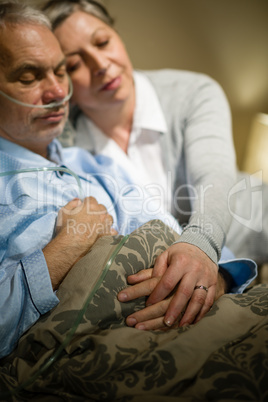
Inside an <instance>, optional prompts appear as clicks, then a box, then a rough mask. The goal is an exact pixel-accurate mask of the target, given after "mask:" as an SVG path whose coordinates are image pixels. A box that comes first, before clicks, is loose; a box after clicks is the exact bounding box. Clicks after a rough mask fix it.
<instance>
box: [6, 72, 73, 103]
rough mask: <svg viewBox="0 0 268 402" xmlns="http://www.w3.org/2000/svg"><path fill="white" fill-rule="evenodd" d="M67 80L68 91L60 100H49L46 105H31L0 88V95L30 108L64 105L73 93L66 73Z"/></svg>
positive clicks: (70, 81)
mask: <svg viewBox="0 0 268 402" xmlns="http://www.w3.org/2000/svg"><path fill="white" fill-rule="evenodd" d="M67 77H68V81H69V93H68V94H67V95H66V96H65V97H64V98H63V99H62V100H60V101H58V102H51V103H48V104H46V105H31V104H30V103H25V102H21V101H19V100H17V99H15V98H13V97H12V96H9V95H7V94H6V93H5V92H3V91H1V90H0V95H2V96H3V97H4V98H6V99H8V100H9V101H11V102H13V103H16V104H17V105H20V106H24V107H30V108H35V109H53V108H56V107H59V106H62V105H64V103H66V102H68V101H69V100H70V99H71V97H72V95H73V84H72V80H71V78H70V76H69V75H68V76H67Z"/></svg>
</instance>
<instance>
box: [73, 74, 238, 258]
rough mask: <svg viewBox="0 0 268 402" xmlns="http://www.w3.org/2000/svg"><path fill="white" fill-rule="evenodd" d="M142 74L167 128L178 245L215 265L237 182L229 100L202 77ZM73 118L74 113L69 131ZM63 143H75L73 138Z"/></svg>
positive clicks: (165, 149)
mask: <svg viewBox="0 0 268 402" xmlns="http://www.w3.org/2000/svg"><path fill="white" fill-rule="evenodd" d="M143 73H144V74H145V75H146V76H147V77H148V78H149V80H150V81H151V83H152V85H153V87H154V88H155V91H156V94H157V96H158V97H159V101H160V104H161V106H162V109H163V112H164V116H165V118H166V122H167V126H168V132H167V133H165V134H163V135H162V149H163V153H164V157H165V158H166V162H167V166H168V168H167V171H169V172H170V175H171V180H172V186H173V194H174V203H173V211H172V213H173V214H174V216H175V217H176V218H178V220H179V222H180V224H181V225H182V227H183V228H184V230H183V233H182V236H181V238H180V241H181V242H186V243H191V244H193V245H196V246H197V247H199V248H200V249H201V250H203V251H204V252H205V253H206V254H207V255H208V256H209V257H210V258H211V259H212V260H213V261H214V262H217V261H218V260H219V258H220V254H221V248H222V246H223V244H224V242H225V237H226V233H227V231H228V229H229V226H230V223H231V215H230V213H229V210H228V193H229V190H230V189H231V187H232V186H233V185H234V183H235V180H236V162H235V152H234V146H233V140H232V129H231V117H230V110H229V106H228V102H227V100H226V97H225V95H224V93H223V91H222V89H221V87H220V86H219V85H218V84H217V83H216V82H215V81H214V80H212V79H211V78H209V77H208V76H206V75H203V74H198V73H193V72H187V71H179V70H158V71H143ZM77 119H79V113H77V111H76V112H75V113H73V114H72V117H71V120H72V123H73V125H74V127H75V123H76V121H77ZM78 135H79V133H76V136H78ZM68 145H75V138H74V139H73V140H72V142H71V143H70V142H69V144H68ZM89 151H91V150H90V149H89Z"/></svg>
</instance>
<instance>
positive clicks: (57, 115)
mask: <svg viewBox="0 0 268 402" xmlns="http://www.w3.org/2000/svg"><path fill="white" fill-rule="evenodd" d="M64 116H65V112H64V111H61V112H49V113H46V114H45V115H42V116H37V117H36V119H40V120H42V121H45V122H48V123H59V122H60V121H61V120H62V119H63V118H64Z"/></svg>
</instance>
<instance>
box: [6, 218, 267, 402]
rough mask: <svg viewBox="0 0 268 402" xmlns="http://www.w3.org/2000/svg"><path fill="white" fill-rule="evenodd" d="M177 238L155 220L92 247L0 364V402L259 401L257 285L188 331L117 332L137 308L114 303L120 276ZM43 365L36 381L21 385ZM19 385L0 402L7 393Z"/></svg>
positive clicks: (263, 363)
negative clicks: (53, 302)
mask: <svg viewBox="0 0 268 402" xmlns="http://www.w3.org/2000/svg"><path fill="white" fill-rule="evenodd" d="M177 239H178V235H177V234H176V233H175V232H173V231H172V230H171V229H170V228H168V227H167V226H165V225H163V223H162V222H161V221H152V222H151V223H148V224H145V225H143V226H142V227H141V228H140V229H138V230H136V231H135V232H133V233H132V234H131V235H129V237H125V238H124V237H123V236H118V237H110V236H107V237H103V238H101V239H99V240H98V241H97V243H96V244H95V246H94V247H93V248H92V249H91V251H90V252H89V253H88V254H87V255H86V256H85V257H84V258H83V259H82V260H80V261H79V262H78V263H77V264H76V266H75V267H74V268H73V269H72V270H71V271H70V273H69V274H68V276H67V277H66V278H65V280H64V281H63V283H62V285H61V286H60V288H59V291H58V294H57V296H58V297H59V299H60V303H59V304H58V305H57V306H56V307H55V308H54V309H53V310H52V311H51V312H49V313H47V314H46V315H45V316H43V317H42V318H41V319H39V321H38V322H37V323H36V324H35V325H34V326H33V327H32V328H31V329H30V330H29V331H28V332H27V333H26V334H25V335H24V336H23V337H22V338H21V340H20V342H19V345H18V347H17V349H16V350H15V351H14V352H13V353H12V354H11V355H9V356H8V357H6V358H5V359H2V361H1V364H0V390H1V393H0V400H5V401H8V400H12V401H22V402H23V401H38V402H39V401H49V402H53V401H89V402H91V401H107V402H108V401H109V402H112V401H113V402H114V401H118V402H119V401H120V402H127V401H133V402H142V401H149V402H150V401H152V402H157V401H161V402H169V401H170V402H171V401H189V402H190V401H191V402H196V401H200V402H201V401H210V400H211V401H222V402H223V401H232V400H233V401H234V400H236V401H237V400H240V401H247V400H249V401H263V402H264V401H267V400H268V389H267V383H268V371H267V368H268V353H267V352H268V319H267V313H268V292H267V290H268V288H267V286H266V285H258V286H254V287H252V288H251V289H248V291H247V292H246V293H244V294H239V295H230V294H228V295H224V296H222V297H221V298H220V299H219V300H218V301H217V302H216V303H215V304H214V306H213V308H212V310H211V311H210V312H209V313H208V314H207V316H206V317H205V318H204V319H203V320H201V321H200V322H199V323H198V324H195V325H190V326H187V327H184V328H177V329H171V330H169V331H139V330H136V329H134V328H129V327H127V326H126V325H125V317H126V316H127V315H128V314H129V313H130V312H132V311H133V309H140V308H142V307H143V306H144V303H145V299H144V298H140V299H139V300H136V301H133V302H129V303H120V302H118V300H117V298H116V296H117V293H118V292H119V291H120V290H121V289H123V288H124V287H125V286H126V284H127V282H126V277H127V275H129V274H131V273H134V272H137V271H139V270H140V269H143V268H148V267H152V266H153V264H154V261H155V258H156V256H157V255H159V254H160V253H161V252H162V251H163V250H164V249H166V247H167V246H168V245H170V244H172V243H173V242H174V241H176V240H177ZM111 256H112V257H113V258H112V260H111ZM107 262H109V263H110V262H111V265H110V267H109V264H108V265H107ZM107 268H109V269H108V270H107ZM106 270H107V271H106ZM98 283H100V286H97V285H98ZM95 289H96V291H95ZM90 295H92V297H91V298H90ZM83 309H84V314H82V315H81V310H83ZM74 324H75V331H74V334H73V336H72V337H71V338H70V341H69V342H66V339H67V338H68V334H69V333H70V332H69V331H70V329H71V328H72V327H73V326H74ZM66 337H67V338H66ZM67 340H68V339H67ZM60 347H62V352H61V353H60V354H59V356H57V358H56V359H55V360H54V358H53V355H54V354H55V353H57V351H58V350H59V348H60ZM49 359H52V360H51V362H52V364H50V363H49V362H50V360H49ZM44 364H47V367H46V369H45V370H44V371H43V372H42V373H41V375H40V376H38V377H37V378H35V379H34V381H29V380H30V379H31V378H32V377H33V376H34V375H35V373H36V372H37V371H38V370H39V369H40V368H42V367H44V366H43V365H44ZM25 383H27V385H26V387H25V389H21V390H20V391H19V393H18V394H17V395H13V396H12V397H10V398H8V396H7V392H10V391H11V390H12V389H15V388H16V387H19V386H20V387H21V388H24V387H23V385H24V384H25Z"/></svg>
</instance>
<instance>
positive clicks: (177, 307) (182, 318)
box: [118, 243, 225, 330]
mask: <svg viewBox="0 0 268 402" xmlns="http://www.w3.org/2000/svg"><path fill="white" fill-rule="evenodd" d="M128 282H129V283H130V284H131V285H134V286H130V287H128V288H126V289H124V290H123V291H121V292H120V293H119V294H118V299H119V300H120V301H122V302H123V301H128V300H133V299H136V298H137V297H140V296H149V298H148V300H147V303H146V307H145V308H144V309H143V310H140V311H138V312H136V313H134V314H131V315H130V316H129V317H128V318H127V321H126V322H127V325H129V326H135V327H136V328H138V329H146V330H149V329H162V328H163V327H165V328H167V327H171V326H173V325H179V326H183V325H186V324H191V323H194V322H197V321H199V320H200V319H201V318H202V317H204V315H205V314H206V313H207V312H208V311H209V310H210V308H211V306H212V305H213V303H214V300H215V299H217V298H219V297H220V296H221V295H222V294H224V292H225V290H224V281H223V279H222V277H221V276H219V275H218V267H217V265H216V264H214V263H213V262H212V261H211V259H210V258H209V257H208V256H207V255H206V254H205V253H204V252H203V251H201V250H200V249H199V248H198V247H195V246H193V245H190V244H187V243H177V244H174V245H172V246H171V247H169V248H168V249H167V250H166V251H164V252H163V253H162V254H161V255H160V256H159V257H158V258H157V259H156V262H155V266H154V268H153V269H146V270H142V271H140V272H139V273H137V274H135V275H131V276H129V277H128ZM200 285H203V286H204V287H206V288H207V291H206V290H205V289H203V288H197V289H195V287H196V286H197V287H198V286H200Z"/></svg>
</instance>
